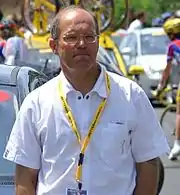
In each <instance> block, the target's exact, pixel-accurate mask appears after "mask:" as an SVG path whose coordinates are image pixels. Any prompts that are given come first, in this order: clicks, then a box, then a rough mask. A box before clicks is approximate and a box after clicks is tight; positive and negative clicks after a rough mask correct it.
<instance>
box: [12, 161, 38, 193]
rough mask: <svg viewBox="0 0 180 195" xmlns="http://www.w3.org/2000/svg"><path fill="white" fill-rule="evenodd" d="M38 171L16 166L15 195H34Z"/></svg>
mask: <svg viewBox="0 0 180 195" xmlns="http://www.w3.org/2000/svg"><path fill="white" fill-rule="evenodd" d="M37 178H38V170H36V169H31V168H28V167H24V166H22V165H18V164H17V165H16V176H15V181H16V195H36V186H37Z"/></svg>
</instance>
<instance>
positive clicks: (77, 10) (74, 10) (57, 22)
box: [51, 5, 99, 40]
mask: <svg viewBox="0 0 180 195" xmlns="http://www.w3.org/2000/svg"><path fill="white" fill-rule="evenodd" d="M80 14H81V15H82V21H83V19H85V18H87V17H91V19H92V21H93V23H94V28H95V31H96V34H98V35H99V27H98V22H97V19H96V17H95V16H94V15H93V13H92V12H90V11H88V10H86V9H84V8H82V7H80V6H75V5H73V6H68V7H66V8H63V9H61V10H60V11H59V12H58V14H57V15H56V16H55V18H54V19H53V21H52V25H51V37H52V38H53V39H54V40H56V39H58V37H59V35H60V32H61V30H62V25H63V24H62V23H63V20H64V19H65V18H66V19H74V18H75V17H76V15H80ZM62 19H63V20H62Z"/></svg>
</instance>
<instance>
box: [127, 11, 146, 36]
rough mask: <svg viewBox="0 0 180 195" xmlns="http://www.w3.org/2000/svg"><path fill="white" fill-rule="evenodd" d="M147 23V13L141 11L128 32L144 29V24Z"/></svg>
mask: <svg viewBox="0 0 180 195" xmlns="http://www.w3.org/2000/svg"><path fill="white" fill-rule="evenodd" d="M145 22H146V13H145V12H143V11H141V12H138V13H137V14H136V19H135V20H134V21H132V22H131V24H130V25H129V28H128V29H127V30H128V32H132V31H134V30H136V29H142V28H143V25H144V23H145Z"/></svg>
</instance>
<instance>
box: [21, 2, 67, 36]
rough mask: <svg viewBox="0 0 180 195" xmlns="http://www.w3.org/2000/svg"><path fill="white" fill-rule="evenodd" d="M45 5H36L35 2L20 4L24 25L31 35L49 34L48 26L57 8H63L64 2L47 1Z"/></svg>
mask: <svg viewBox="0 0 180 195" xmlns="http://www.w3.org/2000/svg"><path fill="white" fill-rule="evenodd" d="M39 2H40V1H39ZM45 4H46V5H45ZM45 4H43V3H41V2H40V3H39V5H37V4H36V1H35V0H24V2H23V4H22V7H21V12H22V16H23V18H24V22H25V25H26V26H27V28H28V29H29V30H30V31H31V32H32V33H33V34H38V35H44V34H47V33H48V32H49V24H50V22H51V20H52V18H53V17H54V16H55V14H56V13H57V12H58V10H59V8H60V7H61V6H64V1H62V0H48V1H46V2H45Z"/></svg>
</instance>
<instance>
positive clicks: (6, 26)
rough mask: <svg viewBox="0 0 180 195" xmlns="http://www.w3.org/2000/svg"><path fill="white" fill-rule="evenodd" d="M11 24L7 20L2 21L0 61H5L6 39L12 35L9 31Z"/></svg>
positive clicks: (0, 28) (0, 29)
mask: <svg viewBox="0 0 180 195" xmlns="http://www.w3.org/2000/svg"><path fill="white" fill-rule="evenodd" d="M8 29H9V24H7V22H6V21H4V20H3V21H1V22H0V63H4V60H5V56H4V54H3V49H4V47H5V45H6V40H7V39H8V38H9V37H10V36H11V34H10V32H9V30H8Z"/></svg>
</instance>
